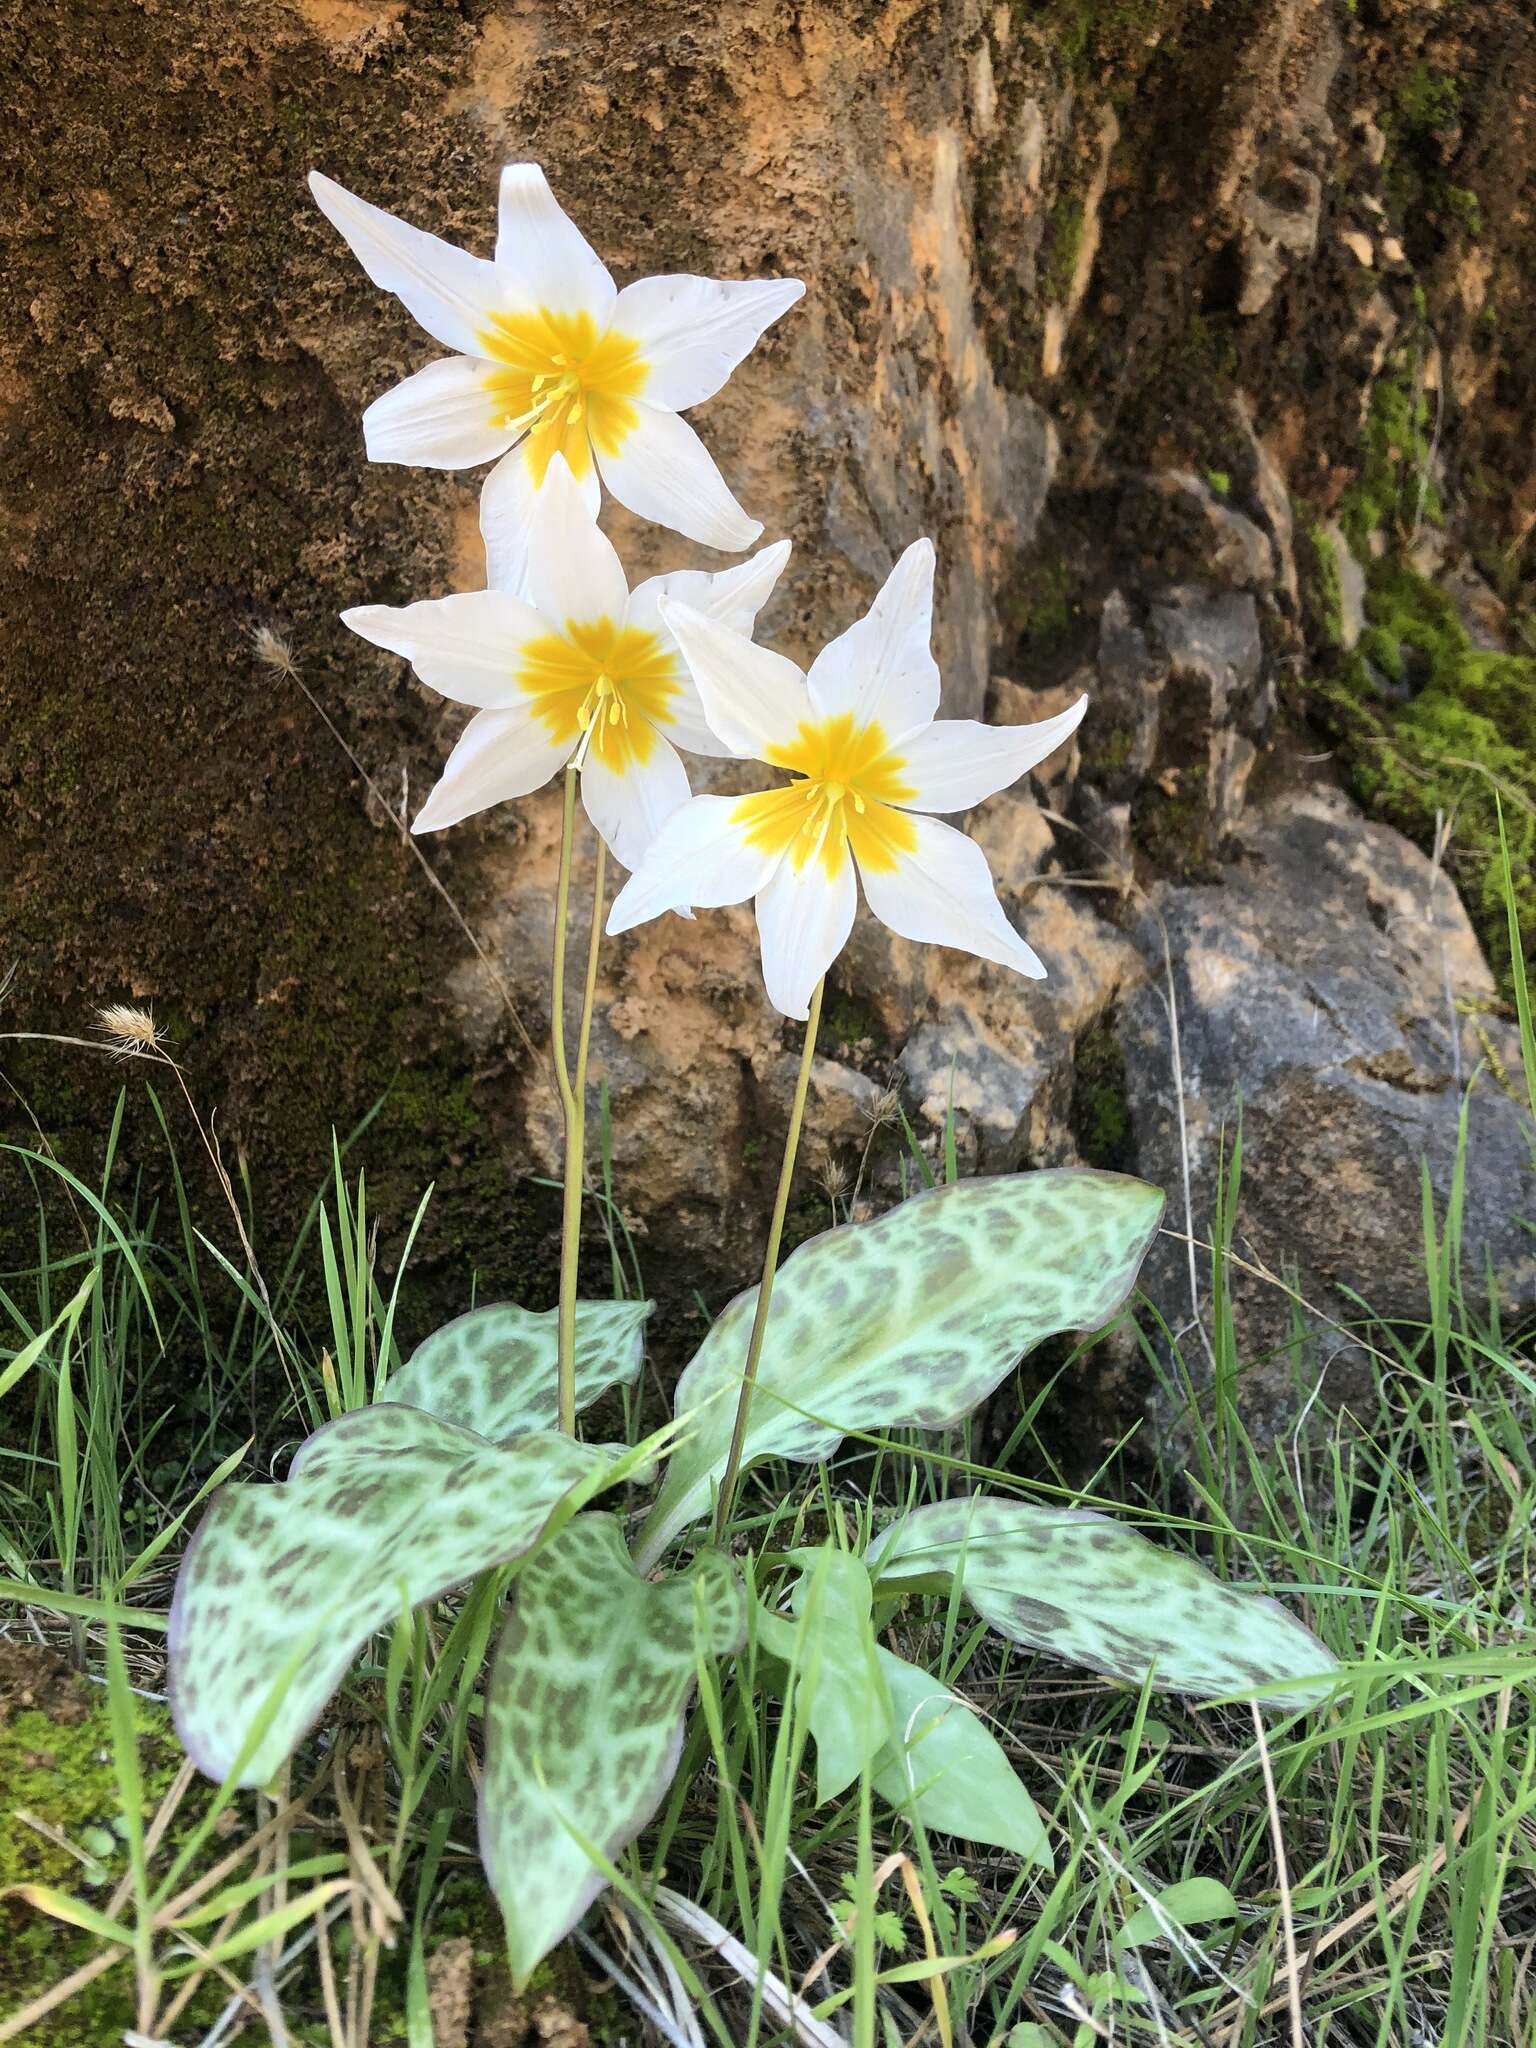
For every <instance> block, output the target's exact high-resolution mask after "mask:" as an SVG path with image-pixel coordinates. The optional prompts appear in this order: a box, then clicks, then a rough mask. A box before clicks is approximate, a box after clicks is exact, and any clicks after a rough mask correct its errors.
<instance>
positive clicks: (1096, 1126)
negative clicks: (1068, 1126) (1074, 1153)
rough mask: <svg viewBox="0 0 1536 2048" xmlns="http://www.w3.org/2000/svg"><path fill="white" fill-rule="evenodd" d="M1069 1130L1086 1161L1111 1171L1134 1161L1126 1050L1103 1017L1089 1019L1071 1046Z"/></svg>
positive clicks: (1122, 1169)
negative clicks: (1070, 1128) (1096, 1019)
mask: <svg viewBox="0 0 1536 2048" xmlns="http://www.w3.org/2000/svg"><path fill="white" fill-rule="evenodd" d="M1072 1135H1073V1138H1074V1140H1075V1141H1076V1144H1077V1149H1078V1151H1079V1152H1080V1153H1081V1155H1082V1157H1083V1159H1084V1160H1085V1161H1086V1163H1087V1164H1088V1165H1089V1166H1100V1167H1104V1168H1105V1169H1106V1170H1108V1171H1110V1172H1113V1173H1124V1172H1128V1171H1129V1170H1130V1169H1131V1168H1133V1167H1134V1166H1135V1163H1136V1145H1135V1139H1134V1136H1133V1134H1132V1128H1131V1102H1130V1095H1129V1092H1128V1091H1127V1088H1126V1084H1125V1055H1124V1054H1123V1053H1122V1052H1121V1050H1120V1041H1119V1039H1118V1038H1117V1037H1116V1035H1115V1030H1114V1026H1113V1025H1112V1024H1111V1023H1110V1021H1109V1019H1108V1018H1107V1017H1104V1018H1100V1019H1099V1021H1098V1022H1097V1023H1096V1024H1090V1025H1089V1027H1088V1029H1087V1030H1086V1031H1085V1032H1084V1033H1083V1034H1082V1036H1081V1037H1080V1038H1079V1039H1078V1041H1077V1045H1076V1047H1075V1048H1074V1050H1073V1055H1072Z"/></svg>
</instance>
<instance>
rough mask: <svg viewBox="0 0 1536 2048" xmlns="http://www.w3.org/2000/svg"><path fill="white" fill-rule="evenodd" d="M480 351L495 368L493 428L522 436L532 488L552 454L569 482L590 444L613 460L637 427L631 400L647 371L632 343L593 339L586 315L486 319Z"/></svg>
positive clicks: (620, 337)
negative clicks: (558, 457)
mask: <svg viewBox="0 0 1536 2048" xmlns="http://www.w3.org/2000/svg"><path fill="white" fill-rule="evenodd" d="M480 345H481V348H482V349H483V350H484V352H485V355H486V357H487V359H488V360H489V361H490V362H492V363H494V364H495V365H496V366H497V367H496V368H495V369H493V370H491V371H489V372H488V373H487V376H486V389H487V390H488V391H489V392H490V393H491V398H492V402H493V404H494V406H495V408H496V410H495V414H494V421H495V424H496V425H497V426H499V427H506V428H507V429H508V430H509V431H512V432H520V431H522V430H524V429H526V430H527V434H528V440H527V444H526V445H527V457H528V467H529V469H530V471H531V472H532V476H533V481H534V483H535V484H536V485H541V484H542V483H543V481H544V472H545V470H546V469H548V467H549V463H550V458H551V457H552V456H553V455H555V454H556V453H557V452H558V453H559V454H561V455H563V456H564V457H565V459H566V461H567V462H568V463H569V464H570V466H571V474H572V475H573V476H578V477H580V476H585V475H586V474H587V472H588V470H589V469H590V468H591V466H592V448H593V445H594V444H596V446H597V448H598V450H599V452H600V453H601V454H604V455H616V454H617V453H618V451H619V449H620V448H621V447H622V446H623V444H624V442H625V441H626V440H627V439H628V437H629V435H630V434H631V433H632V432H633V431H634V429H635V427H636V426H637V425H638V424H639V419H640V415H639V414H638V413H637V412H636V411H635V408H634V406H633V405H631V403H630V400H631V399H633V398H638V397H639V395H640V393H641V391H642V390H644V388H645V381H646V378H647V377H648V376H649V375H650V365H649V364H648V363H647V362H646V361H645V359H644V358H643V357H642V355H641V353H640V344H639V342H637V341H634V340H632V339H631V338H630V337H629V336H628V335H627V334H615V333H613V332H612V330H611V329H610V330H609V331H608V332H606V333H601V334H600V333H599V332H598V328H597V323H596V321H595V320H594V319H593V318H592V315H591V314H590V313H549V312H545V311H542V310H541V311H539V312H536V313H493V314H492V315H491V316H490V324H489V325H488V326H486V327H483V328H482V329H481V330H480Z"/></svg>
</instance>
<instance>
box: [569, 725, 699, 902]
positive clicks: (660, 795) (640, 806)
mask: <svg viewBox="0 0 1536 2048" xmlns="http://www.w3.org/2000/svg"><path fill="white" fill-rule="evenodd" d="M581 800H582V802H583V803H584V804H585V805H586V807H587V816H588V817H589V818H590V819H591V820H592V823H593V824H594V825H595V826H596V827H597V830H598V831H599V832H600V833H601V834H602V836H603V838H604V839H605V840H606V841H607V843H608V850H609V852H610V853H611V854H612V855H613V857H614V859H615V860H617V861H621V862H622V863H623V865H624V866H625V867H627V868H630V869H634V868H637V867H639V865H640V862H641V860H642V858H643V857H644V855H645V853H646V851H647V849H648V848H649V847H650V846H651V844H652V842H653V841H654V840H655V838H656V835H657V833H658V832H660V830H661V828H662V826H663V825H664V824H665V823H666V822H667V820H668V818H670V817H671V815H672V813H673V812H674V811H675V810H677V809H678V808H679V806H680V805H682V804H685V803H687V801H688V775H687V771H686V770H685V769H684V767H683V764H682V762H681V761H680V760H679V759H678V758H677V755H676V753H675V751H674V750H673V748H672V747H671V746H669V745H668V743H667V741H666V740H665V739H664V738H663V737H662V735H661V734H660V733H656V734H654V735H653V736H652V739H651V746H650V752H649V753H648V754H647V755H646V757H645V759H644V760H643V761H642V760H641V759H640V758H639V757H638V756H637V755H635V754H632V753H631V754H629V755H628V756H627V757H626V758H625V760H624V765H623V768H622V770H619V771H616V770H615V769H613V768H612V767H610V766H609V764H608V758H607V756H606V754H600V753H598V751H597V749H596V748H595V747H594V748H593V749H592V751H591V752H590V753H589V754H588V755H587V758H586V760H585V761H584V762H583V763H582V767H581Z"/></svg>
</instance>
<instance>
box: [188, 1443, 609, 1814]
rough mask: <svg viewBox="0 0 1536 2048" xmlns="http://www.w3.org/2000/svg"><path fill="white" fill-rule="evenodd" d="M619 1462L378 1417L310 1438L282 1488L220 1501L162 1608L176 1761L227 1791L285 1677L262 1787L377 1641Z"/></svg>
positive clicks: (264, 1745)
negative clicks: (166, 1608)
mask: <svg viewBox="0 0 1536 2048" xmlns="http://www.w3.org/2000/svg"><path fill="white" fill-rule="evenodd" d="M617 1464H618V1454H617V1453H616V1452H615V1451H614V1450H613V1449H612V1448H611V1447H603V1446H597V1445H591V1444H579V1443H575V1442H573V1441H572V1440H571V1438H569V1437H565V1436H560V1435H558V1434H557V1433H556V1432H555V1431H553V1430H538V1431H531V1432H529V1433H528V1434H527V1435H525V1436H521V1437H519V1438H518V1439H517V1440H516V1442H515V1443H512V1444H509V1445H506V1446H502V1445H497V1444H492V1443H487V1442H486V1440H485V1439H484V1438H483V1437H480V1436H476V1435H474V1434H473V1433H472V1432H470V1431H469V1430H465V1429H459V1428H457V1427H455V1425H454V1424H452V1423H449V1422H444V1421H442V1420H440V1419H439V1418H438V1417H437V1416H433V1415H426V1414H423V1413H422V1411H421V1410H420V1409H417V1408H403V1407H399V1406H397V1405H396V1404H394V1403H392V1402H382V1403H380V1404H378V1405H377V1406H374V1407H372V1408H359V1409H355V1410H353V1411H352V1413H350V1414H347V1415H343V1416H341V1417H340V1418H339V1419H338V1420H337V1421H335V1422H332V1423H328V1424H327V1425H326V1427H325V1428H324V1429H320V1430H317V1431H316V1432H315V1434H314V1435H313V1436H312V1437H310V1438H308V1439H307V1441H306V1442H305V1443H303V1444H302V1445H301V1446H300V1448H299V1451H298V1453H297V1455H296V1456H295V1458H294V1460H293V1464H292V1466H291V1468H290V1475H289V1477H288V1478H287V1479H286V1480H285V1481H284V1482H283V1483H282V1484H280V1485H274V1486H257V1485H241V1486H226V1487H224V1488H222V1489H221V1490H220V1492H218V1493H217V1494H215V1495H214V1498H213V1501H212V1503H211V1505H210V1506H209V1509H208V1512H207V1514H206V1515H204V1517H203V1520H202V1522H201V1524H200V1526H199V1528H198V1531H197V1534H196V1535H195V1536H194V1537H193V1539H192V1542H191V1544H190V1545H189V1547H188V1550H187V1555H186V1557H185V1559H184V1560H183V1563H182V1567H181V1571H180V1574H179V1576H178V1578H177V1581H176V1594H175V1598H174V1600H173V1601H172V1603H171V1623H170V1634H169V1646H170V1698H171V1710H172V1713H173V1715H174V1716H175V1721H176V1727H177V1731H178V1733H179V1734H180V1736H181V1739H182V1742H183V1744H184V1745H185V1747H186V1750H187V1753H188V1755H189V1756H191V1757H192V1758H193V1759H194V1760H195V1761H196V1763H197V1764H198V1766H199V1768H200V1769H202V1770H204V1771H206V1772H207V1773H208V1775H209V1776H210V1777H213V1778H227V1777H228V1776H229V1774H230V1772H231V1771H232V1769H233V1768H234V1765H235V1762H236V1760H237V1758H238V1756H239V1754H240V1751H241V1748H242V1746H243V1745H244V1743H245V1741H246V1739H247V1737H248V1736H249V1735H250V1734H251V1732H252V1730H253V1728H254V1727H255V1725H256V1723H257V1721H258V1719H259V1717H260V1715H261V1713H262V1712H263V1710H264V1708H265V1706H266V1705H267V1702H268V1696H269V1694H270V1693H271V1691H272V1688H273V1684H274V1681H276V1680H277V1679H279V1678H280V1677H281V1676H282V1675H283V1674H284V1672H285V1671H287V1669H288V1667H289V1666H290V1665H292V1666H294V1669H293V1671H292V1675H291V1677H290V1678H289V1680H288V1683H287V1685H286V1687H285V1689H284V1691H283V1694H282V1699H281V1703H280V1704H279V1706H278V1707H277V1710H276V1713H275V1716H274V1718H273V1719H272V1721H271V1724H270V1726H268V1728H267V1729H266V1731H265V1733H264V1734H263V1735H262V1737H261V1739H260V1741H259V1743H258V1744H257V1746H256V1748H255V1751H254V1753H253V1754H252V1755H251V1756H250V1757H249V1758H248V1759H247V1761H246V1762H245V1764H244V1765H243V1767H242V1769H241V1772H240V1777H239V1782H240V1783H241V1784H242V1785H261V1784H265V1783H266V1782H267V1780H268V1779H269V1778H270V1777H271V1776H272V1773H273V1772H274V1771H275V1770H276V1769H277V1767H278V1765H279V1764H280V1763H281V1762H282V1761H283V1759H284V1757H286V1756H288V1755H289V1754H290V1753H291V1751H292V1750H293V1748H294V1747H295V1745H296V1744H297V1743H298V1742H299V1741H300V1740H301V1739H302V1737H303V1736H304V1735H305V1734H306V1733H307V1731H308V1730H309V1729H310V1728H311V1727H312V1726H313V1725H314V1723H315V1721H316V1720H317V1719H318V1717H319V1715H320V1712H321V1710H322V1708H323V1707H324V1706H325V1703H326V1701H327V1700H328V1699H329V1698H330V1696H331V1694H332V1693H333V1692H334V1691H335V1690H336V1688H337V1686H338V1685H340V1683H341V1681H342V1679H343V1678H344V1677H345V1676H346V1673H347V1670H348V1668H349V1667H350V1665H351V1663H352V1659H353V1658H354V1657H355V1655H356V1654H357V1651H358V1650H359V1648H360V1647H361V1646H362V1644H363V1643H365V1642H366V1641H367V1639H368V1638H369V1636H371V1635H372V1634H373V1633H374V1631H375V1630H376V1629H379V1628H382V1627H383V1626H384V1625H385V1624H386V1623H387V1622H390V1621H393V1620H395V1619H396V1618H397V1617H398V1616H399V1614H400V1613H401V1611H402V1608H404V1607H405V1606H407V1605H410V1606H414V1605H416V1604H417V1603H418V1602H419V1601H422V1600H430V1599H433V1598H435V1597H436V1596H437V1595H439V1594H441V1593H444V1592H446V1591H448V1589H449V1588H450V1587H452V1586H456V1585H458V1584H459V1583H460V1582H461V1581H462V1580H464V1579H468V1578H471V1577H472V1576H473V1575H474V1574H475V1573H476V1572H479V1571H483V1570H485V1569H486V1567H487V1566H489V1565H499V1564H508V1563H510V1562H511V1561H512V1560H513V1559H515V1558H519V1557H521V1556H522V1555H523V1554H524V1553H525V1552H526V1551H528V1550H530V1549H531V1548H532V1547H533V1545H534V1544H535V1543H536V1542H537V1541H538V1539H539V1537H540V1536H541V1535H542V1534H543V1532H544V1529H545V1526H546V1524H547V1523H548V1522H549V1520H550V1517H551V1516H552V1515H553V1514H554V1513H555V1511H556V1510H557V1509H558V1508H560V1507H561V1506H562V1504H569V1503H571V1502H572V1497H573V1496H574V1505H575V1506H579V1505H580V1504H581V1502H582V1501H583V1500H584V1499H586V1498H588V1497H589V1496H590V1495H591V1494H592V1493H595V1492H598V1491H599V1490H600V1489H601V1488H602V1487H603V1486H605V1485H607V1484H609V1483H610V1480H611V1475H612V1474H613V1473H614V1471H615V1468H616V1466H617Z"/></svg>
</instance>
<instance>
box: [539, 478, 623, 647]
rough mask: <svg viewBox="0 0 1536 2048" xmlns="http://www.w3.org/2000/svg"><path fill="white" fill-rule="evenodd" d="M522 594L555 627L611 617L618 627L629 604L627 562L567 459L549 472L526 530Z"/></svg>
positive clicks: (621, 623)
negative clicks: (600, 526) (603, 527)
mask: <svg viewBox="0 0 1536 2048" xmlns="http://www.w3.org/2000/svg"><path fill="white" fill-rule="evenodd" d="M523 592H524V594H525V595H526V596H527V599H528V601H529V603H530V604H533V605H537V607H538V609H539V610H540V611H541V612H542V613H543V614H544V616H545V618H546V619H548V620H549V621H550V623H551V625H553V626H556V627H562V626H564V625H566V624H567V622H574V623H575V624H577V625H580V624H582V623H584V622H586V621H590V620H595V619H611V620H612V622H613V625H614V627H615V629H617V628H619V627H620V626H622V625H623V623H624V614H625V611H626V610H627V609H628V606H629V584H628V581H627V580H626V578H625V575H624V568H623V564H622V563H621V562H620V560H619V557H618V554H617V552H616V551H615V549H614V545H613V542H612V541H611V540H609V538H608V536H607V535H606V534H605V533H602V532H600V531H599V529H598V524H597V519H596V516H595V515H594V513H593V511H592V508H591V506H590V504H589V503H588V501H587V497H586V493H585V492H584V491H583V490H582V488H581V486H580V484H578V483H577V481H576V479H575V477H573V476H572V475H571V472H570V469H569V467H568V466H567V463H566V460H565V457H564V456H563V455H557V456H555V457H554V459H553V460H552V461H551V463H550V465H549V468H548V469H547V470H546V471H545V475H544V486H543V489H542V490H541V491H540V492H539V497H538V516H537V517H536V518H535V519H534V520H533V521H532V522H531V524H530V526H529V528H528V553H527V562H526V566H525V567H524V570H523Z"/></svg>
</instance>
